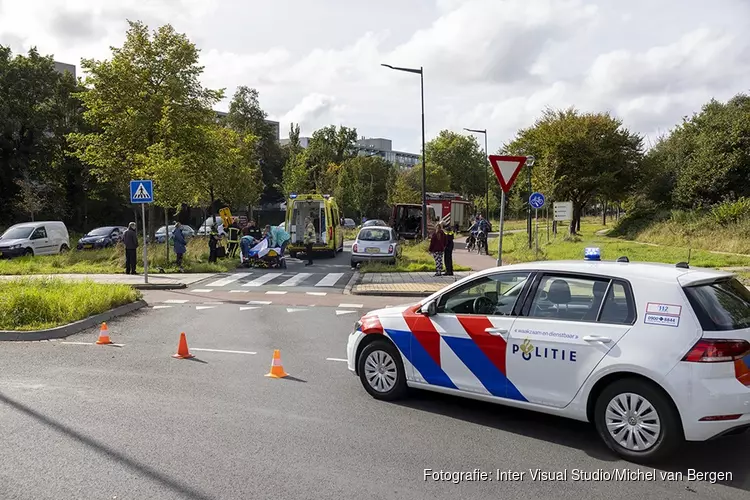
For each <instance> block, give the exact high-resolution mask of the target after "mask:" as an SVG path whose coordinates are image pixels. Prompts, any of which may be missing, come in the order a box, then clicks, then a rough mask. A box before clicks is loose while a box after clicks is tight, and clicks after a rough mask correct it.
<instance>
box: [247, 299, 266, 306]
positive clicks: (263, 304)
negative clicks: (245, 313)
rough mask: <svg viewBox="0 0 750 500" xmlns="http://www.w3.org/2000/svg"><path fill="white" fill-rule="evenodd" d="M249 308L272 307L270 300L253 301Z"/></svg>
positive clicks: (249, 303)
mask: <svg viewBox="0 0 750 500" xmlns="http://www.w3.org/2000/svg"><path fill="white" fill-rule="evenodd" d="M247 305H249V306H268V305H271V301H270V300H251V301H250V302H248V303H247Z"/></svg>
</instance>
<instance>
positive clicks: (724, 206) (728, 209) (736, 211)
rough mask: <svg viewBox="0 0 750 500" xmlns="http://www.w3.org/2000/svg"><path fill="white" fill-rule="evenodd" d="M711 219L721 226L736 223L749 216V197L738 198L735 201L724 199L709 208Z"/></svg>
mask: <svg viewBox="0 0 750 500" xmlns="http://www.w3.org/2000/svg"><path fill="white" fill-rule="evenodd" d="M710 214H711V217H712V218H713V221H714V222H716V223H717V224H719V225H722V226H729V225H730V224H738V223H739V222H742V221H743V220H745V219H748V218H750V198H745V197H742V198H739V199H738V200H736V201H725V202H723V203H719V204H718V205H715V206H714V207H713V208H712V209H711V212H710Z"/></svg>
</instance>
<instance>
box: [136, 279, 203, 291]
mask: <svg viewBox="0 0 750 500" xmlns="http://www.w3.org/2000/svg"><path fill="white" fill-rule="evenodd" d="M206 279H210V278H206ZM202 281H206V280H202ZM130 286H132V287H133V288H135V289H136V290H182V289H184V288H187V285H186V284H185V283H136V284H135V285H130Z"/></svg>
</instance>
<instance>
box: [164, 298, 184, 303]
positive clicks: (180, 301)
mask: <svg viewBox="0 0 750 500" xmlns="http://www.w3.org/2000/svg"><path fill="white" fill-rule="evenodd" d="M186 302H187V300H176V299H172V300H165V301H164V303H165V304H184V303H186Z"/></svg>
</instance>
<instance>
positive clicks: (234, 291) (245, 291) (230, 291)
mask: <svg viewBox="0 0 750 500" xmlns="http://www.w3.org/2000/svg"><path fill="white" fill-rule="evenodd" d="M249 291H250V290H229V293H248V292H249Z"/></svg>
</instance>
